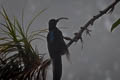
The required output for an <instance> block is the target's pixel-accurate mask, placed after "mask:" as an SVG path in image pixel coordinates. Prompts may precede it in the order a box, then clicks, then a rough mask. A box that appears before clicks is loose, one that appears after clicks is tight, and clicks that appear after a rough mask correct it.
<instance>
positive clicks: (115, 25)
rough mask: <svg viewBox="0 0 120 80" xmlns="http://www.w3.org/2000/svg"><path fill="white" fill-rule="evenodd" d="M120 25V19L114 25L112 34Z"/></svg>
mask: <svg viewBox="0 0 120 80" xmlns="http://www.w3.org/2000/svg"><path fill="white" fill-rule="evenodd" d="M119 24H120V18H119V19H118V20H117V21H116V22H115V23H114V24H113V25H112V27H111V32H112V31H113V30H114V29H115V28H116V27H118V25H119Z"/></svg>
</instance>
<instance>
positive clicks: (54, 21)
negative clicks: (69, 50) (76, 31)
mask: <svg viewBox="0 0 120 80" xmlns="http://www.w3.org/2000/svg"><path fill="white" fill-rule="evenodd" d="M62 19H65V20H67V19H68V18H65V17H61V18H58V19H50V20H49V30H53V29H55V28H56V25H57V23H58V22H59V21H60V20H62Z"/></svg>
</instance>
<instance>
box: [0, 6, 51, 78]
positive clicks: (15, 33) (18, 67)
mask: <svg viewBox="0 0 120 80" xmlns="http://www.w3.org/2000/svg"><path fill="white" fill-rule="evenodd" d="M44 10H45V9H44ZM44 10H42V11H41V12H40V13H39V14H41V13H42V12H44ZM0 14H1V15H2V17H3V19H4V22H3V23H0V30H1V32H2V33H4V35H3V37H0V80H9V79H12V80H45V78H46V70H47V67H48V66H49V64H50V60H49V59H44V56H43V55H42V54H39V53H38V52H37V50H34V49H33V47H32V45H31V41H33V40H35V39H38V38H36V37H35V36H38V35H40V37H42V35H41V33H43V32H46V29H45V30H39V31H33V32H32V34H30V35H28V34H27V33H28V31H29V28H30V26H31V24H32V23H33V21H34V20H35V19H36V18H37V16H38V14H37V16H35V17H33V19H32V20H31V21H30V23H29V24H28V26H27V29H26V32H24V28H23V19H22V25H21V24H20V22H19V21H18V19H17V18H16V17H14V19H13V21H12V20H11V19H10V18H9V16H8V15H7V12H6V10H5V9H4V8H2V11H1V12H0ZM22 17H23V16H22ZM34 32H35V33H34Z"/></svg>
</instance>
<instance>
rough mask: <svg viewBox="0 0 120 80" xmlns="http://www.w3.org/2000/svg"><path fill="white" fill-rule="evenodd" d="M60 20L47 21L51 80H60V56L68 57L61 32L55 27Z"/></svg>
mask: <svg viewBox="0 0 120 80" xmlns="http://www.w3.org/2000/svg"><path fill="white" fill-rule="evenodd" d="M61 19H68V18H59V19H51V20H50V21H49V33H48V35H47V42H48V51H49V54H50V57H51V59H52V64H53V80H60V79H61V76H62V59H61V56H62V55H63V54H66V55H67V57H69V51H68V48H67V45H66V44H65V41H64V39H63V35H62V32H61V31H60V30H59V29H58V28H57V27H56V25H57V23H58V21H59V20H61Z"/></svg>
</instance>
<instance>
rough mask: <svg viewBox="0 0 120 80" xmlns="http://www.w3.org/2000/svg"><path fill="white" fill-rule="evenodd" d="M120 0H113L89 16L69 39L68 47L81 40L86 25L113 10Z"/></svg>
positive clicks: (86, 27) (86, 28)
mask: <svg viewBox="0 0 120 80" xmlns="http://www.w3.org/2000/svg"><path fill="white" fill-rule="evenodd" d="M119 1H120V0H115V1H114V2H113V3H112V4H110V5H109V6H108V7H107V8H105V9H104V10H102V11H100V12H99V14H97V15H95V16H93V18H91V19H90V20H89V21H88V22H87V23H86V24H85V25H84V26H83V27H81V28H80V30H79V31H78V32H77V33H76V35H75V36H74V37H73V38H72V39H71V40H70V42H69V43H68V44H67V46H68V47H70V45H71V44H72V43H73V42H77V41H78V40H79V39H80V40H81V41H82V34H83V32H84V31H88V32H89V30H88V27H89V26H90V25H93V23H94V22H95V21H96V20H97V19H99V18H100V17H102V16H103V15H104V14H107V13H110V12H112V11H113V10H114V8H115V6H116V4H117V3H118V2H119Z"/></svg>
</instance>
